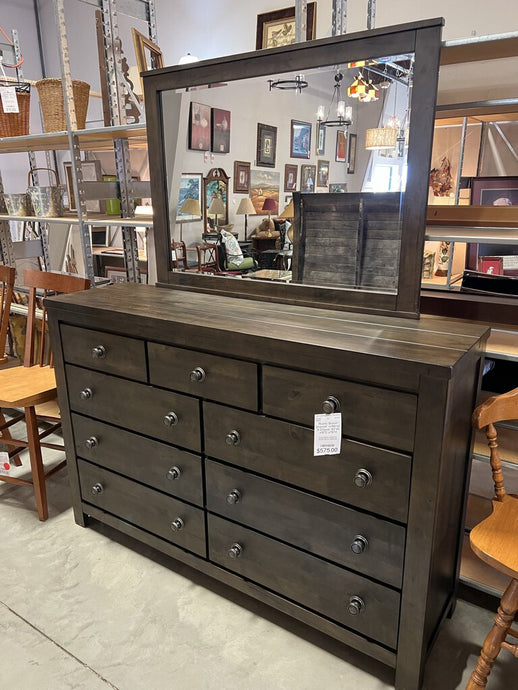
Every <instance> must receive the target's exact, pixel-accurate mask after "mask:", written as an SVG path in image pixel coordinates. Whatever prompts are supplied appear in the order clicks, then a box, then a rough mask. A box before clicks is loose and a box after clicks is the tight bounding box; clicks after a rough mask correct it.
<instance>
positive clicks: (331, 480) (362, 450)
mask: <svg viewBox="0 0 518 690" xmlns="http://www.w3.org/2000/svg"><path fill="white" fill-rule="evenodd" d="M203 407H204V414H203V418H204V427H205V452H206V454H207V455H210V456H211V457H213V458H218V459H220V460H226V461H228V462H230V463H232V464H233V465H237V466H239V467H242V468H245V469H249V470H252V471H254V472H258V473H259V474H264V475H267V476H268V477H271V478H273V479H278V480H280V481H283V482H286V483H288V484H293V485H294V486H298V487H301V488H303V489H308V490H309V491H312V492H313V493H317V494H322V495H323V496H327V497H329V498H331V499H334V500H336V501H341V502H343V503H348V504H350V505H353V506H358V507H360V508H363V509H364V510H368V511H371V512H373V513H376V514H378V515H383V516H385V517H389V518H392V519H393V520H398V521H399V522H405V521H406V518H407V512H408V496H409V487H410V469H411V459H410V457H409V456H408V455H403V454H402V453H396V452H394V451H388V450H384V449H382V448H376V447H375V446H370V445H367V444H365V443H359V442H357V441H350V440H348V439H342V450H341V453H340V455H327V456H323V457H314V455H313V430H312V429H308V428H306V427H302V426H300V425H296V424H290V423H289V422H282V421H280V420H277V419H271V418H268V417H264V416H263V415H254V414H251V413H250V412H243V411H242V410H235V409H232V408H230V407H223V406H222V405H215V404H214V403H208V402H205V403H203ZM232 431H237V432H238V436H239V441H238V443H237V444H236V445H232V444H230V445H229V444H228V443H227V441H231V440H232V438H228V436H229V434H230V433H231V432H232ZM360 470H363V471H364V473H365V472H366V474H363V475H360V479H361V478H362V477H365V478H366V479H367V481H366V482H365V484H363V482H361V481H360V479H358V473H359V472H360ZM369 478H370V482H369ZM356 482H357V483H358V484H359V485H357V484H356Z"/></svg>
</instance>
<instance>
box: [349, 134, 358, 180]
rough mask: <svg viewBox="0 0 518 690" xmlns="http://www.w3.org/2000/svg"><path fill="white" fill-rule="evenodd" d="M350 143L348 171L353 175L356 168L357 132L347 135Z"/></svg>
mask: <svg viewBox="0 0 518 690" xmlns="http://www.w3.org/2000/svg"><path fill="white" fill-rule="evenodd" d="M347 139H348V142H349V145H348V147H347V172H348V173H349V175H353V174H354V171H355V169H356V139H357V135H356V134H349V136H348V137H347Z"/></svg>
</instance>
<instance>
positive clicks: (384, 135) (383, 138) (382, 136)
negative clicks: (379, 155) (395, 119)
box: [365, 127, 398, 151]
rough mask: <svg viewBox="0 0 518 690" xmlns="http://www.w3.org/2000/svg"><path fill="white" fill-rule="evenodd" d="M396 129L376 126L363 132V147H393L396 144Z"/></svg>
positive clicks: (376, 148) (370, 148) (372, 148)
mask: <svg viewBox="0 0 518 690" xmlns="http://www.w3.org/2000/svg"><path fill="white" fill-rule="evenodd" d="M397 134H398V131H397V129H394V128H393V127H376V128H375V129H368V130H367V131H366V132H365V148H366V149H369V150H371V151H372V150H378V149H393V148H395V147H396V146H397Z"/></svg>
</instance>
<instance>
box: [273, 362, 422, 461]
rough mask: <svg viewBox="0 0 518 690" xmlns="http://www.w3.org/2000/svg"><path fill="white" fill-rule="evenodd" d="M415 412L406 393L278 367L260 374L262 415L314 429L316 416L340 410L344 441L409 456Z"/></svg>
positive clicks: (412, 399) (411, 397) (413, 399)
mask: <svg viewBox="0 0 518 690" xmlns="http://www.w3.org/2000/svg"><path fill="white" fill-rule="evenodd" d="M337 404H338V409H333V407H336V406H337ZM416 410H417V397H416V396H415V395H412V394H410V393H402V392H400V391H392V390H387V389H385V388H378V387H376V386H369V385H365V384H361V383H353V382H351V381H343V380H341V379H333V378H327V377H325V376H316V375H314V374H305V373H304V372H301V371H291V370H289V369H280V368H277V367H270V366H265V367H264V369H263V412H264V413H265V414H269V415H273V416H274V417H280V418H281V419H288V420H291V421H294V422H299V423H301V424H306V425H308V426H313V424H314V415H315V414H318V413H322V412H338V411H339V412H341V413H342V433H343V434H344V436H348V437H350V438H356V439H360V440H362V441H369V442H370V443H376V444H379V445H382V446H385V447H387V448H396V449H398V450H404V451H412V449H413V447H414V429H415V421H416Z"/></svg>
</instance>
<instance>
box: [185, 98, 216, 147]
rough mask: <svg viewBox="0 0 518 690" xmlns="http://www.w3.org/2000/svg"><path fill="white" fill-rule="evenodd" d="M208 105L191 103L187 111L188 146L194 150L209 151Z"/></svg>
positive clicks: (209, 120) (209, 121) (209, 119)
mask: <svg viewBox="0 0 518 690" xmlns="http://www.w3.org/2000/svg"><path fill="white" fill-rule="evenodd" d="M210 110H211V108H210V106H209V105H204V104H203V103H195V102H194V101H193V102H192V103H191V107H190V111H189V148H190V149H192V150H194V151H210V129H211V128H210V123H211V118H210Z"/></svg>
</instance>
